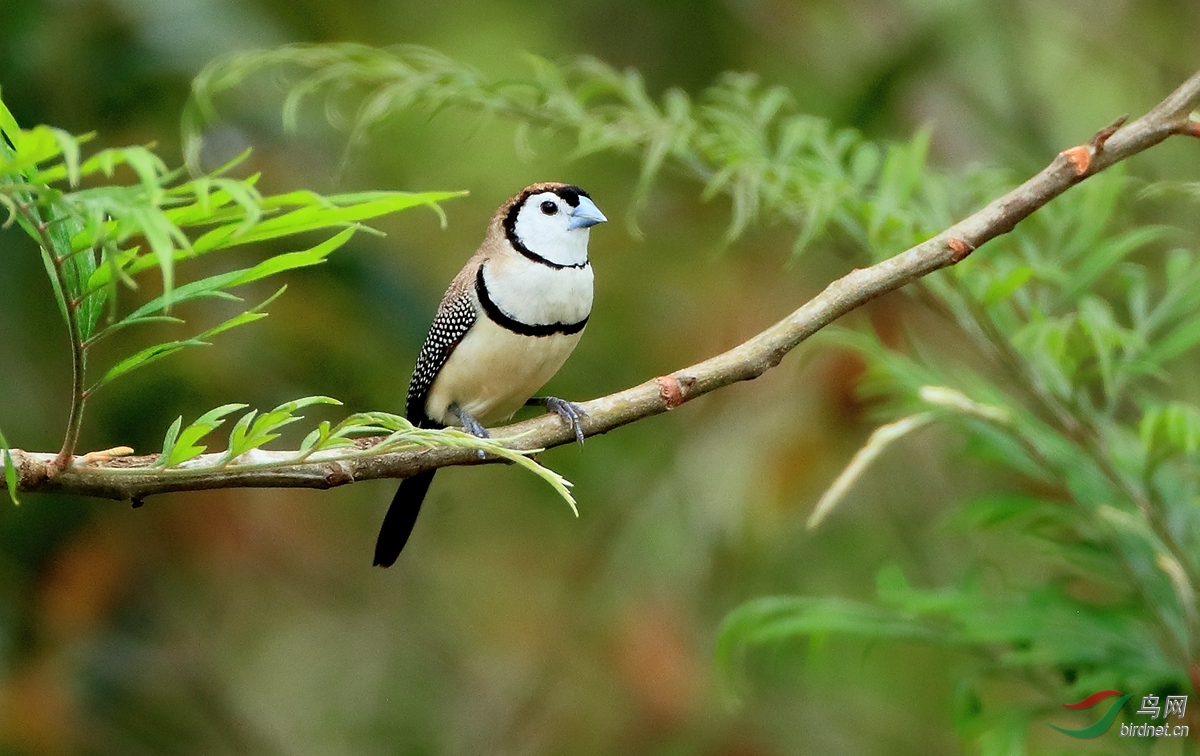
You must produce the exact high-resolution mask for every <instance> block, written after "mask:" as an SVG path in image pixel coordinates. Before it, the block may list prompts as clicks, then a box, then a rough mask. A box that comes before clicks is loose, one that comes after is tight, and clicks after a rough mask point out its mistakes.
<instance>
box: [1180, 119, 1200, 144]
mask: <svg viewBox="0 0 1200 756" xmlns="http://www.w3.org/2000/svg"><path fill="white" fill-rule="evenodd" d="M1179 133H1180V134H1182V135H1184V136H1190V137H1196V138H1197V139H1200V121H1193V120H1192V119H1190V118H1189V119H1188V120H1186V121H1184V122H1183V123H1182V124H1180V126H1179Z"/></svg>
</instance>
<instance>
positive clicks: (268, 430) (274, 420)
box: [220, 396, 341, 465]
mask: <svg viewBox="0 0 1200 756" xmlns="http://www.w3.org/2000/svg"><path fill="white" fill-rule="evenodd" d="M314 404H338V405H340V404H341V402H339V401H338V400H337V399H332V398H330V397H328V396H306V397H304V398H302V399H295V400H293V401H290V402H285V403H283V404H281V405H279V406H278V407H276V408H275V409H273V410H271V411H270V412H267V413H265V414H263V415H259V416H258V417H257V418H256V417H255V414H256V413H255V412H254V411H251V412H248V413H246V414H245V415H244V416H243V417H242V418H241V419H239V420H238V422H237V424H236V425H235V426H234V427H233V430H232V431H231V432H230V434H229V447H228V449H227V451H226V452H225V455H224V456H223V457H222V459H221V462H220V464H222V465H224V464H228V463H229V462H231V461H233V460H235V459H237V458H238V457H240V456H241V455H243V454H245V453H246V452H248V451H250V450H251V449H258V448H261V447H262V446H263V445H264V444H267V443H270V442H271V441H273V440H275V439H276V438H278V437H279V434H278V433H276V432H275V431H277V430H279V429H280V428H283V427H284V426H287V425H290V424H292V423H294V422H296V421H297V420H300V419H302V416H300V415H296V414H295V413H296V411H297V410H300V409H303V408H304V407H308V406H311V405H314Z"/></svg>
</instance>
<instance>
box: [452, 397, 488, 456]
mask: <svg viewBox="0 0 1200 756" xmlns="http://www.w3.org/2000/svg"><path fill="white" fill-rule="evenodd" d="M446 409H447V411H449V412H450V414H452V415H454V416H455V417H457V418H458V422H460V423H462V427H463V430H465V431H466V432H467V433H470V434H471V435H472V436H474V437H475V438H491V437H492V434H490V433H488V429H487V428H484V427H483V424H482V423H480V422H479V421H478V420H476V419H475V416H474V415H472V414H471V413H470V412H467V411H466V410H465V409H463V408H462V407H460V406H458V405H457V404H451V405H450V406H449V407H447V408H446ZM478 454H479V458H480V459H485V458H486V457H487V455H486V454H484V452H483V449H480V450H479V452H478Z"/></svg>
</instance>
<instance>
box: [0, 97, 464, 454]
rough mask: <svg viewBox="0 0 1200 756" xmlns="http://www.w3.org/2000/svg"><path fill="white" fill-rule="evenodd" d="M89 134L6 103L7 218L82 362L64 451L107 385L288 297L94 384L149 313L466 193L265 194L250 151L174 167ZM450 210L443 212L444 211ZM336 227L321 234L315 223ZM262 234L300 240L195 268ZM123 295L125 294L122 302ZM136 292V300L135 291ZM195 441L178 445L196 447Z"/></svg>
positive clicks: (134, 356)
mask: <svg viewBox="0 0 1200 756" xmlns="http://www.w3.org/2000/svg"><path fill="white" fill-rule="evenodd" d="M90 139H91V135H86V136H82V137H76V136H72V135H70V134H68V133H66V132H64V131H62V130H60V129H55V128H52V127H49V126H35V127H33V128H29V129H26V128H22V127H21V126H20V125H19V124H18V122H17V120H16V118H15V117H14V115H13V114H12V113H11V112H10V111H9V110H8V109H7V107H5V105H4V103H3V101H2V100H0V206H3V208H4V209H5V210H6V211H7V214H8V220H7V222H6V223H5V227H8V226H10V225H12V223H13V222H14V221H15V222H16V223H17V224H19V226H20V227H21V228H22V229H23V230H24V231H25V232H26V233H27V234H28V235H29V236H30V237H31V238H32V239H33V240H34V241H35V243H36V244H37V246H38V248H39V250H40V253H41V255H42V260H43V262H44V264H45V268H46V272H47V275H48V276H49V279H50V282H51V285H52V288H53V291H54V295H55V298H56V300H57V302H58V308H59V312H60V313H61V315H62V317H63V320H64V322H65V324H66V326H67V329H68V331H69V333H70V335H71V342H70V343H71V348H72V352H73V365H74V374H75V381H74V389H73V391H72V395H71V399H72V413H71V418H72V419H71V427H69V428H68V433H67V440H66V442H65V443H64V446H63V451H64V455H67V456H69V454H70V453H71V452H72V451H73V449H74V443H75V439H76V438H77V437H78V430H79V424H80V422H81V421H82V410H83V405H84V402H85V400H86V399H87V397H89V396H90V395H91V394H92V393H94V392H95V391H96V390H98V389H99V388H101V387H103V386H105V385H107V384H108V383H110V382H112V381H113V380H116V379H117V378H120V377H123V376H125V375H127V374H129V373H130V372H132V371H134V370H137V369H139V368H142V367H145V366H147V365H149V364H151V363H153V362H155V361H157V360H159V359H162V358H163V357H166V356H169V355H171V354H174V353H176V352H179V351H181V350H183V349H187V348H190V347H196V346H203V345H207V344H208V343H209V340H210V339H212V338H213V337H215V336H217V335H218V334H220V333H223V332H225V331H228V330H230V329H232V328H237V327H240V326H243V325H246V324H249V323H252V322H255V321H256V320H259V319H261V318H263V317H266V312H265V308H266V307H267V305H269V304H270V303H271V302H272V301H273V300H274V299H275V297H278V296H280V295H281V294H283V292H284V290H285V289H286V287H281V288H279V289H278V290H277V291H276V292H275V294H274V295H272V296H271V297H268V298H267V299H266V300H265V301H263V302H261V303H259V304H257V305H254V306H252V307H250V308H249V309H247V310H245V311H244V312H242V313H241V314H238V315H236V316H234V317H232V318H229V319H227V320H225V321H223V322H221V323H219V324H217V325H215V326H213V327H210V328H207V329H202V330H193V331H192V332H191V333H190V334H187V335H183V336H181V337H179V338H176V339H172V340H170V341H166V342H162V343H158V344H154V345H152V346H149V347H146V348H144V349H141V350H140V351H136V352H133V353H126V354H123V355H120V356H118V357H117V358H116V360H115V362H114V363H113V364H112V365H111V366H110V367H108V368H107V369H106V370H105V372H104V373H103V374H102V375H101V376H100V377H99V378H98V379H95V380H94V381H89V379H88V378H87V377H86V373H87V363H88V357H89V356H90V354H91V352H92V351H93V347H94V346H95V345H96V344H97V343H98V342H99V341H100V340H102V339H107V338H108V337H110V336H112V335H113V334H116V333H118V332H120V331H123V330H124V329H127V328H130V327H134V326H143V325H147V324H151V323H169V324H175V325H179V326H183V325H185V323H184V321H183V320H182V319H181V318H180V317H179V316H178V314H177V308H178V307H179V306H180V305H184V304H187V303H191V302H203V301H206V300H235V301H240V300H241V296H239V295H238V294H236V293H235V291H236V290H238V289H239V288H240V287H244V286H246V285H247V284H250V283H253V282H255V281H259V280H261V279H265V278H270V277H275V276H279V275H281V274H284V273H287V272H289V271H294V270H298V269H300V268H305V267H309V266H313V265H319V264H321V263H322V262H324V261H325V259H326V258H327V257H328V256H329V255H330V254H331V253H332V252H333V251H334V250H336V249H338V248H339V247H341V246H343V245H344V244H346V243H347V242H348V241H349V240H350V239H351V237H352V236H353V235H354V233H355V232H356V231H359V230H371V229H370V228H369V227H368V226H364V225H363V224H364V223H365V222H367V221H370V220H372V219H374V218H378V217H380V216H382V215H386V214H389V213H395V212H399V211H402V210H408V209H411V208H414V207H429V208H432V209H433V210H434V211H435V212H437V213H438V214H439V216H441V210H440V208H439V207H438V203H439V202H442V201H444V200H447V199H450V198H452V197H456V196H459V195H461V194H462V193H461V192H422V193H410V192H357V193H347V194H338V195H333V196H322V195H320V194H317V193H315V192H311V191H294V192H286V193H282V194H275V195H266V194H263V193H261V192H260V191H259V190H258V189H257V188H256V185H257V183H258V179H259V177H258V175H251V176H248V177H246V178H234V177H232V175H231V174H232V172H233V171H234V170H235V169H236V168H237V166H238V165H239V164H241V163H242V162H243V161H244V160H245V158H246V157H247V154H243V155H241V156H239V157H238V158H237V159H235V160H233V161H231V162H230V163H229V164H227V165H225V166H222V167H220V168H218V169H217V170H215V171H212V172H210V173H207V174H203V175H194V176H193V175H189V174H188V173H187V172H186V171H185V170H184V169H182V168H180V169H174V170H172V169H169V168H168V167H167V165H166V164H165V163H164V161H163V160H162V159H161V158H160V157H159V156H158V155H156V154H155V153H154V152H153V150H152V149H151V148H150V147H147V146H131V147H121V148H108V149H102V150H100V151H98V152H96V153H95V154H93V155H90V156H87V157H84V150H83V146H84V145H85V144H86V143H87V142H88V141H89V140H90ZM443 220H444V218H443ZM314 233H315V234H325V235H326V238H325V239H324V240H322V241H319V242H318V243H316V244H312V243H311V239H310V238H309V237H310V235H312V234H314ZM263 242H277V243H283V244H286V245H288V246H290V247H291V249H289V250H288V251H284V252H280V253H276V254H272V255H270V256H267V257H266V258H265V259H263V260H262V261H261V262H258V263H257V264H255V265H252V266H250V267H245V268H237V269H233V270H228V271H226V272H223V273H217V274H215V275H208V276H205V277H198V278H191V279H189V278H188V277H187V275H186V274H187V264H188V263H189V262H191V261H193V260H195V259H196V258H200V257H206V256H212V255H214V254H217V253H221V252H226V251H229V250H238V249H241V248H245V247H248V246H251V245H258V244H261V243H263ZM150 269H153V270H155V271H157V273H158V277H159V278H160V279H161V286H162V293H161V294H159V295H157V296H154V297H152V298H150V299H149V301H146V302H144V303H142V304H140V305H137V306H135V307H133V308H132V309H128V308H124V307H122V306H121V305H122V303H121V302H120V301H119V298H118V294H120V293H121V292H122V291H123V290H128V291H136V290H138V289H139V288H140V284H139V278H140V277H141V275H140V274H143V273H144V272H145V271H147V270H150ZM123 298H124V297H122V299H123ZM129 298H131V299H132V298H134V297H133V296H131V297H129ZM188 448H189V445H188V444H187V443H183V444H181V445H180V446H179V447H178V449H177V450H176V451H177V452H178V453H180V454H186V451H185V450H186V449H188Z"/></svg>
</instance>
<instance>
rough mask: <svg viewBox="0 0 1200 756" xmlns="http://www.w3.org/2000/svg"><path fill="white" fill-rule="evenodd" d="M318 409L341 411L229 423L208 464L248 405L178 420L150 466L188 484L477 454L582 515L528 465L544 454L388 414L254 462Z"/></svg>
mask: <svg viewBox="0 0 1200 756" xmlns="http://www.w3.org/2000/svg"><path fill="white" fill-rule="evenodd" d="M321 404H336V405H340V404H341V402H339V401H337V400H336V399H332V398H330V397H327V396H307V397H303V398H301V399H295V400H293V401H290V402H285V403H283V404H281V405H279V406H278V407H276V408H275V409H273V410H271V411H270V412H264V413H262V414H259V413H258V411H257V410H251V411H249V412H247V413H245V414H244V415H242V416H241V417H240V418H239V419H238V420H237V422H236V423H234V425H233V428H232V430H231V431H230V432H229V437H228V439H227V441H226V445H225V451H223V452H221V453H220V454H214V455H211V456H210V458H207V459H205V458H203V457H202V456H201V455H203V454H204V453H205V452H207V451H208V447H207V446H206V445H205V444H202V443H201V441H203V440H204V439H205V438H207V437H208V436H210V435H211V434H212V433H213V432H214V431H216V430H217V428H219V427H221V426H222V425H224V423H225V420H226V419H227V417H228V416H229V415H232V414H233V413H235V412H238V411H240V410H243V409H245V408H246V405H245V404H226V405H223V406H221V407H217V408H215V409H212V410H209V411H208V412H205V413H204V414H203V415H201V416H200V417H198V418H196V419H195V420H194V421H192V422H191V423H189V424H188V425H186V426H184V425H183V418H182V417H180V418H178V419H176V420H175V422H174V423H172V425H171V427H170V428H169V429H168V430H167V435H166V438H165V439H164V441H163V448H162V453H161V454H159V456H158V460H157V462H156V463H155V465H154V466H155V468H157V469H158V470H159V471H160V473H161V474H162V475H164V476H167V477H176V478H179V477H184V478H185V477H187V476H189V475H194V474H196V473H197V472H205V471H209V470H212V469H214V468H225V467H236V468H239V469H246V468H253V467H259V468H266V467H269V468H272V469H279V468H284V467H288V466H294V465H301V464H304V463H306V462H318V461H319V462H333V461H339V460H349V459H361V458H363V457H368V456H375V455H379V454H390V453H394V452H400V451H410V450H414V449H420V448H432V447H438V446H442V447H446V446H448V447H457V448H466V449H475V450H477V451H479V452H482V453H483V454H484V455H485V456H486V455H489V454H490V455H492V456H494V457H496V458H498V459H503V460H507V461H509V462H512V463H514V464H516V465H517V466H518V467H522V468H524V469H526V470H529V471H530V472H532V473H534V474H535V475H537V476H538V477H540V478H541V479H542V480H544V481H546V482H547V483H548V484H549V485H550V487H551V488H553V489H554V491H555V493H557V494H558V495H559V496H561V497H562V498H563V500H564V501H566V502H567V504H568V505H569V506H570V507H571V511H572V512H574V513H575V515H576V516H578V515H579V511H578V509H577V508H576V506H575V498H574V497H573V496H572V495H571V491H570V487H571V483H570V481H568V480H566V479H565V478H563V477H562V476H561V475H559V474H558V473H556V472H554V471H553V470H550V469H548V468H546V467H543V466H542V465H540V464H538V463H537V461H535V460H534V459H533V458H532V455H533V454H536V453H537V452H538V451H541V449H534V450H532V451H516V450H513V449H510V448H508V447H506V446H504V444H503V443H502V442H500V441H496V440H493V439H490V438H477V437H476V436H473V435H471V434H469V433H464V432H462V431H458V430H453V429H450V430H431V429H427V428H418V427H416V426H415V425H413V424H412V423H410V422H409V421H408V420H407V419H406V418H404V417H402V416H400V415H393V414H390V413H387V412H360V413H355V414H353V415H350V416H349V417H347V418H346V419H345V420H342V421H341V422H340V423H338V424H337V425H333V424H331V423H330V422H329V421H327V420H323V421H321V422H320V423H319V424H318V425H317V427H316V428H315V429H313V430H312V431H310V432H309V433H308V435H307V436H305V438H304V440H303V442H301V444H300V447H299V449H298V450H296V451H295V453H294V454H291V455H290V456H288V458H286V459H282V460H281V459H280V458H279V457H278V455H277V454H276V455H273V456H271V457H269V458H266V459H263V458H261V457H255V455H254V454H253V452H255V451H257V450H262V449H263V447H264V446H265V445H266V444H268V443H270V442H271V441H274V440H275V439H276V438H278V437H279V433H278V431H279V430H280V429H281V428H284V427H285V426H288V425H291V424H292V423H295V422H298V421H299V420H302V419H303V416H302V415H298V414H297V412H298V411H299V410H301V409H304V408H305V407H311V406H314V405H321ZM367 437H370V438H372V442H371V443H369V444H361V445H360V444H358V443H356V441H355V439H359V438H367ZM112 472H113V473H114V474H115V475H117V476H120V475H121V473H122V472H123V471H122V469H121V468H114V469H113V471H112ZM124 472H126V473H128V474H138V470H137V469H136V468H125V470H124Z"/></svg>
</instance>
